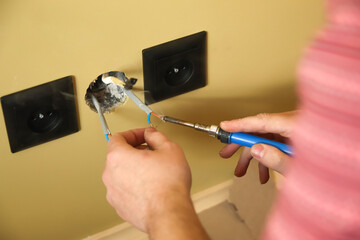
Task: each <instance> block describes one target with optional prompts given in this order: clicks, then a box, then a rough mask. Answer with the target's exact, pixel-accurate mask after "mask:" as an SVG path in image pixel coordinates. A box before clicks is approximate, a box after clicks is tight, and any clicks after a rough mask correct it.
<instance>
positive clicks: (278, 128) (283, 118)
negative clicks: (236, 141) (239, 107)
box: [220, 112, 294, 137]
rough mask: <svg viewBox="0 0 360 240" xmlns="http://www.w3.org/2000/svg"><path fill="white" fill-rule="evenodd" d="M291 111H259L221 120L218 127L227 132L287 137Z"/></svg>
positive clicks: (291, 119)
mask: <svg viewBox="0 0 360 240" xmlns="http://www.w3.org/2000/svg"><path fill="white" fill-rule="evenodd" d="M292 115H294V113H293V112H287V113H261V114H258V115H256V116H250V117H245V118H240V119H236V120H232V121H223V122H221V123H220V127H221V128H222V129H224V130H225V131H229V132H259V133H269V132H270V133H277V134H280V135H282V136H284V137H289V135H290V132H291V129H292V123H293V120H294V118H293V117H292Z"/></svg>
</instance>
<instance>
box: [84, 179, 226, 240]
mask: <svg viewBox="0 0 360 240" xmlns="http://www.w3.org/2000/svg"><path fill="white" fill-rule="evenodd" d="M232 183H233V180H228V181H226V182H223V183H220V184H218V185H215V186H213V187H210V188H208V189H205V190H203V191H201V192H198V193H195V194H194V195H192V196H191V198H192V200H193V203H194V207H195V211H196V212H197V213H200V212H202V211H204V210H206V209H209V208H211V207H213V206H215V205H217V204H219V203H221V202H223V201H225V200H227V199H228V198H229V188H230V186H231V185H232ZM119 239H126V240H145V239H148V236H147V234H145V233H143V232H141V231H139V230H137V229H136V228H135V227H133V226H132V225H131V224H129V223H127V222H125V223H122V224H119V225H117V226H115V227H112V228H109V229H107V230H105V231H102V232H99V233H97V234H95V235H92V236H89V237H87V238H84V239H83V240H119Z"/></svg>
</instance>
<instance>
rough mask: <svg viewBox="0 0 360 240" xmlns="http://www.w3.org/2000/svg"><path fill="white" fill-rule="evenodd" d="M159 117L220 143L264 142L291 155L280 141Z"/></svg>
mask: <svg viewBox="0 0 360 240" xmlns="http://www.w3.org/2000/svg"><path fill="white" fill-rule="evenodd" d="M161 119H162V120H163V121H164V122H169V123H174V124H178V125H182V126H186V127H190V128H193V129H196V130H199V131H202V132H207V133H208V134H209V136H211V137H216V138H217V139H219V140H220V141H221V142H222V143H227V144H229V143H235V144H239V145H242V146H246V147H251V146H252V145H254V144H257V143H264V144H267V145H271V146H273V147H276V148H278V149H279V150H281V151H282V152H284V153H286V154H288V155H293V152H292V149H291V147H290V146H289V145H286V144H284V143H280V142H276V141H273V140H269V139H266V138H262V137H258V136H254V135H251V134H247V133H242V132H234V133H231V132H227V131H225V130H223V129H221V128H220V127H219V126H216V125H204V124H200V123H190V122H186V121H182V120H179V119H176V118H172V117H169V116H162V117H161Z"/></svg>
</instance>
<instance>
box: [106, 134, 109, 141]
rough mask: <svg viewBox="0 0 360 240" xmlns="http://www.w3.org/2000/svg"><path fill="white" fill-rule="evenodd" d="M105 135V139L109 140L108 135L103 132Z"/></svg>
mask: <svg viewBox="0 0 360 240" xmlns="http://www.w3.org/2000/svg"><path fill="white" fill-rule="evenodd" d="M105 137H106V141H107V142H109V135H108V134H105Z"/></svg>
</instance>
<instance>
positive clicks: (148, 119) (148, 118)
mask: <svg viewBox="0 0 360 240" xmlns="http://www.w3.org/2000/svg"><path fill="white" fill-rule="evenodd" d="M150 116H151V113H149V114H148V117H147V121H148V123H149V124H151V121H150Z"/></svg>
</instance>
